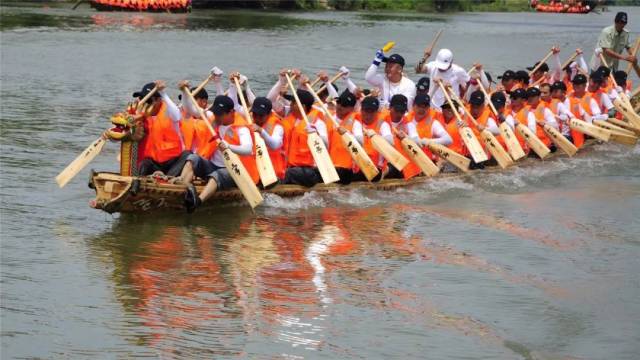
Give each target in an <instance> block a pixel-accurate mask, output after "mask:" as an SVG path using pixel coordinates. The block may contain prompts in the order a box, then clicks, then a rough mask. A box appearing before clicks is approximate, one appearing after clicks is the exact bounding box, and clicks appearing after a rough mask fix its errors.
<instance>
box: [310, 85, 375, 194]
mask: <svg viewBox="0 0 640 360" xmlns="http://www.w3.org/2000/svg"><path fill="white" fill-rule="evenodd" d="M305 86H306V87H307V90H309V92H310V93H311V95H313V97H314V98H315V99H316V101H317V102H318V103H319V104H320V107H321V108H322V112H323V113H324V115H325V117H327V118H329V119H331V120H332V121H333V123H334V124H335V126H336V131H338V127H340V123H338V121H337V120H336V118H335V117H334V116H333V114H331V113H330V112H329V109H327V106H326V105H325V104H324V102H322V100H321V99H320V97H319V96H318V94H317V93H316V92H315V91H313V88H312V87H311V85H309V84H308V83H307V84H305ZM340 138H341V139H342V145H344V148H345V149H347V150H348V151H349V155H351V158H352V159H353V161H354V162H355V163H356V164H357V165H358V167H359V168H360V170H362V173H363V174H364V176H365V177H366V178H367V180H369V181H371V180H373V178H375V177H376V176H378V174H379V173H380V171H379V170H378V168H377V167H376V164H374V163H373V161H372V160H371V158H370V157H369V155H367V152H366V151H364V149H363V148H362V145H360V143H359V142H358V140H357V139H356V138H355V136H353V134H351V133H350V132H348V131H347V132H345V133H344V134H342V135H340Z"/></svg>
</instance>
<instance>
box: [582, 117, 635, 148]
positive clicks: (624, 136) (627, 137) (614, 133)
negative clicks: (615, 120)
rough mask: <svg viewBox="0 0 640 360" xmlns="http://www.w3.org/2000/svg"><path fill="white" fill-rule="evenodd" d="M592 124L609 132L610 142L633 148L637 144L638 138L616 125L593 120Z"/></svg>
mask: <svg viewBox="0 0 640 360" xmlns="http://www.w3.org/2000/svg"><path fill="white" fill-rule="evenodd" d="M593 124H594V125H596V126H599V127H601V128H603V129H607V130H609V131H611V137H610V139H611V141H615V142H617V143H619V144H623V145H628V146H635V145H636V143H637V142H638V137H637V136H636V135H635V134H634V133H633V132H631V131H629V130H627V129H623V128H621V127H618V126H616V125H613V124H610V123H609V122H607V121H602V120H594V121H593Z"/></svg>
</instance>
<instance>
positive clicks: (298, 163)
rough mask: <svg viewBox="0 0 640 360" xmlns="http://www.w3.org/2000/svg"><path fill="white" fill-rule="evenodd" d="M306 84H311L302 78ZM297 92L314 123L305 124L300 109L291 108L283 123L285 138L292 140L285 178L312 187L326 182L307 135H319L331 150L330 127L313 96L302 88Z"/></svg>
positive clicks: (290, 182)
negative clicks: (323, 180)
mask: <svg viewBox="0 0 640 360" xmlns="http://www.w3.org/2000/svg"><path fill="white" fill-rule="evenodd" d="M306 81H308V79H306V77H302V78H301V79H300V82H301V83H304V82H306ZM296 93H297V95H298V98H299V99H300V103H301V104H302V107H303V108H304V112H305V113H306V114H307V118H308V119H309V122H310V124H309V125H306V124H305V122H304V119H303V118H302V114H301V113H300V109H299V107H298V106H295V105H292V106H291V107H289V108H288V114H287V116H286V117H285V118H284V120H283V125H284V128H285V134H286V135H285V137H287V138H288V139H289V140H288V142H289V144H288V145H287V147H286V148H285V150H286V154H287V156H286V158H287V170H286V172H285V176H284V183H285V184H296V185H302V186H306V187H312V186H314V185H315V184H317V183H319V182H322V177H321V176H320V172H319V171H318V169H317V167H316V164H315V161H314V159H313V156H312V155H311V150H310V149H309V145H307V134H309V133H313V132H317V133H318V135H319V136H320V138H321V139H322V141H323V142H324V143H325V145H326V146H327V148H329V144H330V143H329V137H328V134H327V125H326V124H325V122H324V120H323V116H322V113H321V112H319V111H318V110H316V109H314V108H313V103H314V98H313V95H311V93H310V92H308V91H306V90H302V89H298V90H297V91H296ZM285 98H287V99H292V97H291V96H289V95H286V96H285Z"/></svg>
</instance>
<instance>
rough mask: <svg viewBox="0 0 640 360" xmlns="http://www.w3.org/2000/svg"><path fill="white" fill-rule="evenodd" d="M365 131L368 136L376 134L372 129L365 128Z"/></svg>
mask: <svg viewBox="0 0 640 360" xmlns="http://www.w3.org/2000/svg"><path fill="white" fill-rule="evenodd" d="M363 132H364V134H365V135H367V136H368V137H372V136H373V135H375V134H376V132H375V131H373V130H372V129H363Z"/></svg>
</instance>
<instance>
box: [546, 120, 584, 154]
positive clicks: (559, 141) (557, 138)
mask: <svg viewBox="0 0 640 360" xmlns="http://www.w3.org/2000/svg"><path fill="white" fill-rule="evenodd" d="M554 115H555V114H554ZM556 117H557V116H556ZM538 125H540V126H542V130H543V131H544V133H545V134H547V136H548V137H549V139H551V141H552V142H553V143H554V144H555V145H556V147H557V148H559V149H561V150H562V151H564V152H565V153H566V154H567V155H569V157H571V156H573V155H575V154H576V153H577V152H578V148H577V147H576V146H575V145H574V144H573V143H572V142H571V141H569V139H567V138H566V137H564V135H562V133H561V132H560V131H558V130H556V128H554V127H553V126H551V125H549V124H547V123H542V124H538Z"/></svg>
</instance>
